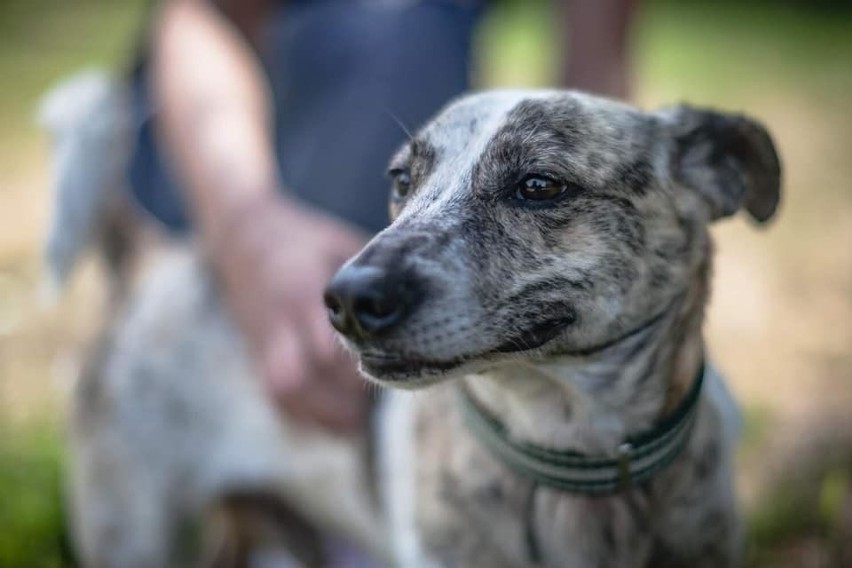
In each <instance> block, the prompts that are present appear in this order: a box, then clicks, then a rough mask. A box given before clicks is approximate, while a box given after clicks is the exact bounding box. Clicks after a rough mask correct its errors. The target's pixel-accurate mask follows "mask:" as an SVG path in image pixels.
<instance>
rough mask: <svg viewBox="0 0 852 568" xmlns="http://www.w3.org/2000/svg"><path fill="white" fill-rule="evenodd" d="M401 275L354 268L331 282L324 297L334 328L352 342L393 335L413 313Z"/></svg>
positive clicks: (379, 269) (343, 270)
mask: <svg viewBox="0 0 852 568" xmlns="http://www.w3.org/2000/svg"><path fill="white" fill-rule="evenodd" d="M402 284H403V283H402V282H400V276H399V274H389V273H388V272H386V271H385V270H384V269H382V268H378V267H372V266H358V265H350V266H347V267H344V268H342V269H341V270H340V271H339V272H338V273H337V274H336V275H335V276H334V278H332V280H331V282H329V285H328V287H327V288H326V292H325V295H324V299H325V305H326V307H327V308H328V316H329V320H330V321H331V324H332V325H333V326H334V328H335V329H337V330H338V331H339V332H340V333H342V334H344V335H346V336H348V337H349V338H351V339H366V338H368V337H375V336H377V335H379V334H382V333H385V332H387V331H389V330H390V329H391V328H392V327H393V326H394V325H395V324H396V323H398V322H399V321H400V320H401V319H402V317H403V316H404V314H405V313H406V312H407V311H408V310H409V308H410V304H411V301H410V299H409V296H412V294H403V293H402V291H403V290H404V289H405V286H403V285H402Z"/></svg>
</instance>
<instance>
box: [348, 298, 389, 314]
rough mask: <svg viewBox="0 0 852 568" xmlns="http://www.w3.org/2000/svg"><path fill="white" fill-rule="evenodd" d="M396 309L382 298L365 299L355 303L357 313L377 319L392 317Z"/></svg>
mask: <svg viewBox="0 0 852 568" xmlns="http://www.w3.org/2000/svg"><path fill="white" fill-rule="evenodd" d="M395 311H396V308H395V307H394V306H393V305H392V304H391V303H390V302H388V301H387V300H386V299H382V298H363V299H360V300H357V301H356V303H355V313H356V314H364V315H368V316H372V317H376V318H385V317H388V316H390V315H392V314H393V313H394V312H395Z"/></svg>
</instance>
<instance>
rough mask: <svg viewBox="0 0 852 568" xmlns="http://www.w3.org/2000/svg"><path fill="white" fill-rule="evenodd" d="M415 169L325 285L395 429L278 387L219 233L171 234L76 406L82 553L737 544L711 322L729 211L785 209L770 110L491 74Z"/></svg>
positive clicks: (197, 557)
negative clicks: (250, 332)
mask: <svg viewBox="0 0 852 568" xmlns="http://www.w3.org/2000/svg"><path fill="white" fill-rule="evenodd" d="M91 110H92V112H98V108H97V105H92V106H91ZM390 175H391V178H392V186H393V190H392V197H391V206H390V208H391V213H392V217H393V219H394V220H393V222H392V224H391V225H390V226H389V227H388V228H387V229H386V230H384V231H382V232H381V233H380V234H378V235H377V236H376V237H375V238H374V239H373V240H371V241H370V243H368V244H367V245H366V247H365V248H364V249H363V251H362V252H360V253H359V254H358V255H357V256H356V257H355V258H353V259H352V260H350V261H349V262H348V263H347V264H346V265H344V267H342V268H341V269H340V271H339V272H338V273H337V275H336V276H335V277H334V278H333V279H332V281H331V282H330V283H329V286H328V288H327V290H326V292H325V302H326V305H327V307H328V310H329V317H330V320H331V323H332V325H333V326H334V327H335V328H336V329H337V330H338V331H339V333H340V335H341V337H342V338H343V339H344V343H345V345H346V346H347V347H348V348H349V349H350V350H351V351H352V352H353V353H354V354H355V355H356V357H357V359H358V361H359V365H360V369H361V371H362V372H363V374H364V375H365V376H366V377H367V378H368V379H369V380H371V381H373V382H374V383H377V384H379V385H382V386H383V387H391V388H390V389H387V393H386V396H385V397H384V399H383V401H382V403H381V405H380V408H379V411H378V414H377V427H376V429H375V430H376V432H375V434H374V435H371V434H370V433H368V432H364V433H362V434H361V435H356V436H354V437H341V436H339V435H336V434H332V433H328V432H324V431H321V430H319V429H316V428H313V427H311V426H308V425H304V424H301V423H298V422H295V421H293V420H291V419H290V418H289V417H288V416H286V415H282V414H281V413H280V412H278V411H277V410H276V409H275V408H273V405H272V403H271V402H269V400H268V398H267V397H266V396H264V393H263V392H262V389H261V387H260V381H258V380H257V378H256V377H255V376H254V374H253V372H252V369H251V366H250V364H249V363H248V360H247V357H246V355H245V352H244V349H243V346H242V344H241V342H240V338H239V336H238V335H237V334H236V333H235V332H234V329H233V326H232V324H231V322H230V320H229V318H228V316H227V314H226V313H225V312H224V310H223V309H222V307H221V304H220V302H219V299H218V295H217V289H216V284H215V278H213V276H212V275H211V273H210V271H209V270H208V268H207V266H206V265H205V263H204V262H203V260H202V259H201V257H200V256H199V254H198V253H197V250H196V247H194V246H193V244H192V243H191V242H184V243H174V242H169V243H165V244H164V245H162V246H160V247H159V251H160V252H158V253H157V255H156V257H155V258H156V260H155V261H148V262H146V263H143V264H144V266H145V267H146V268H145V270H144V274H142V275H141V276H140V277H138V279H136V280H134V282H135V284H134V286H133V288H132V290H131V291H130V292H128V293H127V294H126V295H125V296H124V297H125V299H124V301H123V306H122V307H120V308H118V309H116V310H114V313H113V315H112V316H111V317H110V318H109V322H108V324H107V325H106V326H105V328H104V332H103V333H102V334H101V338H100V340H99V341H98V344H97V346H96V348H94V349H93V350H92V354H91V356H90V357H89V360H88V363H87V365H86V366H85V368H84V372H83V373H82V374H81V377H80V380H79V381H78V385H77V389H76V394H75V397H74V400H73V402H72V411H71V420H70V435H69V447H70V453H71V458H72V460H71V469H70V472H69V485H68V487H69V497H70V502H71V504H72V511H73V514H72V518H73V520H74V527H75V535H74V536H75V542H76V545H77V549H78V551H79V552H80V556H81V559H82V561H83V562H84V564H86V565H90V566H168V565H179V564H181V563H198V562H202V563H207V564H211V565H258V564H260V563H262V562H264V561H276V562H280V563H281V565H305V566H315V565H322V564H324V563H327V562H329V560H328V557H327V556H326V557H324V558H323V554H325V553H324V552H323V550H322V548H323V547H322V544H319V545H317V544H316V543H317V542H319V541H321V540H322V539H321V538H320V539H317V538H316V532H319V533H321V534H336V535H339V536H341V537H343V538H345V539H347V540H348V541H350V542H353V543H356V544H357V545H358V546H360V547H361V548H363V549H365V550H367V551H369V552H370V553H371V554H372V555H373V557H374V558H376V559H377V560H378V561H379V562H380V563H382V564H384V565H398V566H405V567H427V566H465V567H479V566H482V567H485V566H488V567H495V566H513V567H514V566H518V567H527V566H530V567H531V566H579V567H585V566H733V565H736V564H737V562H738V558H739V551H740V548H741V528H740V523H739V519H738V515H737V511H736V503H735V496H734V491H733V483H732V471H731V452H732V448H733V445H734V443H735V439H736V431H737V422H738V417H737V411H736V406H735V404H734V402H733V401H732V399H731V397H730V395H729V394H728V392H727V390H726V389H725V386H724V384H723V382H722V379H721V377H720V376H719V374H718V373H717V372H716V371H715V370H714V369H713V367H712V366H711V365H710V363H709V362H708V361H707V360H706V355H705V347H704V343H703V339H702V335H701V327H702V321H703V312H704V308H705V305H706V303H707V299H708V294H709V280H710V268H711V256H712V246H711V239H710V235H709V232H708V225H709V224H710V223H711V222H712V221H714V220H717V219H720V218H723V217H727V216H729V215H732V214H733V213H735V212H736V211H737V210H739V209H740V208H744V209H745V210H746V211H747V212H748V213H749V214H750V215H751V216H752V217H753V218H754V219H755V220H756V221H759V222H763V221H766V220H768V219H769V218H770V217H771V216H772V215H773V213H774V212H775V209H776V207H777V204H778V201H779V192H780V181H781V173H780V166H779V161H778V158H777V155H776V152H775V149H774V146H773V143H772V140H771V138H770V137H769V135H768V134H767V132H766V130H765V129H764V128H763V127H762V126H761V125H760V124H758V123H757V122H755V121H753V120H751V119H748V118H746V117H744V116H740V115H733V114H724V113H719V112H714V111H710V110H704V109H696V108H692V107H689V106H679V107H673V108H666V109H662V110H659V111H655V112H643V111H640V110H638V109H636V108H634V107H631V106H628V105H625V104H621V103H617V102H614V101H610V100H607V99H602V98H598V97H593V96H590V95H585V94H581V93H578V92H571V91H494V92H484V93H479V94H472V95H468V96H465V97H462V98H460V99H459V100H457V101H455V102H453V103H451V104H450V105H449V106H448V107H447V108H445V109H444V110H443V111H442V112H441V113H439V115H438V116H437V117H436V118H435V119H434V120H433V121H432V122H430V123H429V124H428V125H427V126H425V127H424V128H423V129H422V130H421V131H419V132H418V133H417V134H416V135H415V136H414V137H413V138H412V139H411V140H410V141H409V142H408V143H406V144H405V146H404V147H403V148H402V149H401V150H400V152H399V153H398V154H397V155H396V156H395V157H394V158H393V160H392V162H391V167H390ZM60 217H61V216H60ZM54 233H59V234H61V233H62V230H61V228H60V229H59V230H58V231H54ZM415 389H416V390H418V392H417V393H416V394H413V393H409V392H405V391H407V390H415ZM371 446H375V450H374V451H373V452H371V451H370V447H371ZM371 454H375V456H376V457H375V459H374V460H371V458H370V456H371ZM294 527H297V528H294ZM306 527H307V529H306V530H307V532H306V530H302V529H305V528H306ZM297 529H298V530H297ZM311 530H314V531H315V532H311ZM187 534H189V535H194V538H186V535H187ZM294 535H297V536H295V537H294ZM298 535H301V536H298ZM304 535H308V536H304ZM199 543H200V544H199ZM305 543H309V544H311V546H308V547H307V548H308V549H309V550H300V548H302V549H304V548H306V547H305V546H304V545H305Z"/></svg>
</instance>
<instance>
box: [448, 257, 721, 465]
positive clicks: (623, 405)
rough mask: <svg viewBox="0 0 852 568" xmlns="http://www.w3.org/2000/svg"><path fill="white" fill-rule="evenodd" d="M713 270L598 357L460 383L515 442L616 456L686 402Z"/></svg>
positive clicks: (523, 365)
mask: <svg viewBox="0 0 852 568" xmlns="http://www.w3.org/2000/svg"><path fill="white" fill-rule="evenodd" d="M707 277H708V267H707V266H706V265H702V266H701V267H700V269H699V270H698V271H697V274H696V277H695V278H694V279H693V283H692V286H691V287H690V288H689V289H688V290H687V292H686V293H685V294H684V295H683V296H682V298H681V299H679V300H677V301H675V302H674V303H673V304H672V306H671V307H670V308H669V309H668V310H667V311H666V312H665V313H664V314H663V315H662V316H661V317H660V318H659V319H658V320H657V321H655V322H654V323H653V324H651V325H649V326H647V328H646V329H643V330H642V331H640V332H639V333H636V334H635V335H630V336H628V337H626V338H625V339H624V340H622V341H619V342H618V343H616V344H614V345H612V346H610V347H607V348H606V349H603V350H601V351H599V352H596V353H593V354H590V355H586V356H582V357H574V356H570V357H569V356H566V357H553V358H550V359H542V360H538V361H517V362H510V363H507V364H504V365H502V366H499V367H496V368H493V369H491V370H489V371H488V372H485V373H481V374H477V375H470V376H467V377H465V378H464V379H463V380H464V381H465V382H466V386H467V388H468V389H469V391H470V392H471V393H472V395H473V396H474V397H475V398H476V399H477V400H478V401H479V402H480V403H481V404H482V405H483V406H484V407H485V408H486V409H488V410H489V411H490V412H491V413H493V415H494V416H495V417H496V418H498V419H499V420H500V421H501V422H502V423H503V424H504V425H505V426H506V428H507V429H508V431H509V434H510V435H511V436H512V437H513V438H514V439H516V440H517V441H524V442H530V443H534V444H537V445H541V446H544V447H548V448H552V449H557V450H574V451H579V452H584V453H594V454H611V453H612V452H614V451H615V450H616V448H617V447H618V446H619V444H620V443H621V442H622V441H623V440H624V439H625V438H626V437H627V436H631V435H636V434H639V433H641V432H643V431H647V430H649V429H651V428H652V427H653V425H654V424H655V423H656V422H657V421H659V420H660V419H661V418H662V417H664V416H666V415H667V414H668V413H670V412H671V410H672V409H673V408H674V407H676V406H677V404H678V403H679V402H680V401H681V400H682V399H683V397H684V395H685V393H686V392H687V391H688V389H689V386H690V385H691V383H692V381H693V380H694V378H695V375H696V373H697V371H698V369H699V367H700V366H701V362H702V358H703V351H704V349H703V341H702V336H701V325H702V322H703V318H704V305H705V301H706V298H707Z"/></svg>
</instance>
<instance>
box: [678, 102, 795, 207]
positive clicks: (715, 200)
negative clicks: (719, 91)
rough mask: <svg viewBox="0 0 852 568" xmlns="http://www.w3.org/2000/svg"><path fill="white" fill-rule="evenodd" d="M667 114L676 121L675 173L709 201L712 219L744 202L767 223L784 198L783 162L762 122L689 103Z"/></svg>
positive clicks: (686, 184)
mask: <svg viewBox="0 0 852 568" xmlns="http://www.w3.org/2000/svg"><path fill="white" fill-rule="evenodd" d="M664 115H665V117H666V119H667V121H671V122H670V126H671V129H672V130H671V132H672V140H673V146H672V155H671V167H672V174H673V175H674V178H675V179H676V180H677V181H678V182H679V183H681V184H683V185H685V186H687V187H689V188H690V189H692V190H694V191H697V192H698V194H699V195H700V196H701V197H702V198H703V199H704V200H705V201H706V202H707V204H708V205H709V206H710V214H711V217H712V219H719V218H722V217H727V216H729V215H733V214H734V213H735V212H736V211H737V210H738V209H739V208H740V207H745V209H746V210H747V211H748V212H749V213H750V214H751V216H752V217H753V218H754V219H755V220H756V221H758V222H761V223H762V222H764V221H766V220H768V219H769V218H770V217H772V215H773V214H774V213H775V210H776V208H777V207H778V201H779V199H780V191H781V164H780V162H779V160H778V155H777V154H776V152H775V145H774V144H773V143H772V138H771V137H770V136H769V133H768V132H767V131H766V129H765V128H764V127H763V126H762V125H761V124H759V123H758V122H756V121H754V120H752V119H750V118H748V117H745V116H742V115H738V114H726V113H720V112H715V111H711V110H707V109H699V108H693V107H690V106H687V105H681V106H678V107H674V108H670V109H666V110H665V111H664Z"/></svg>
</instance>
